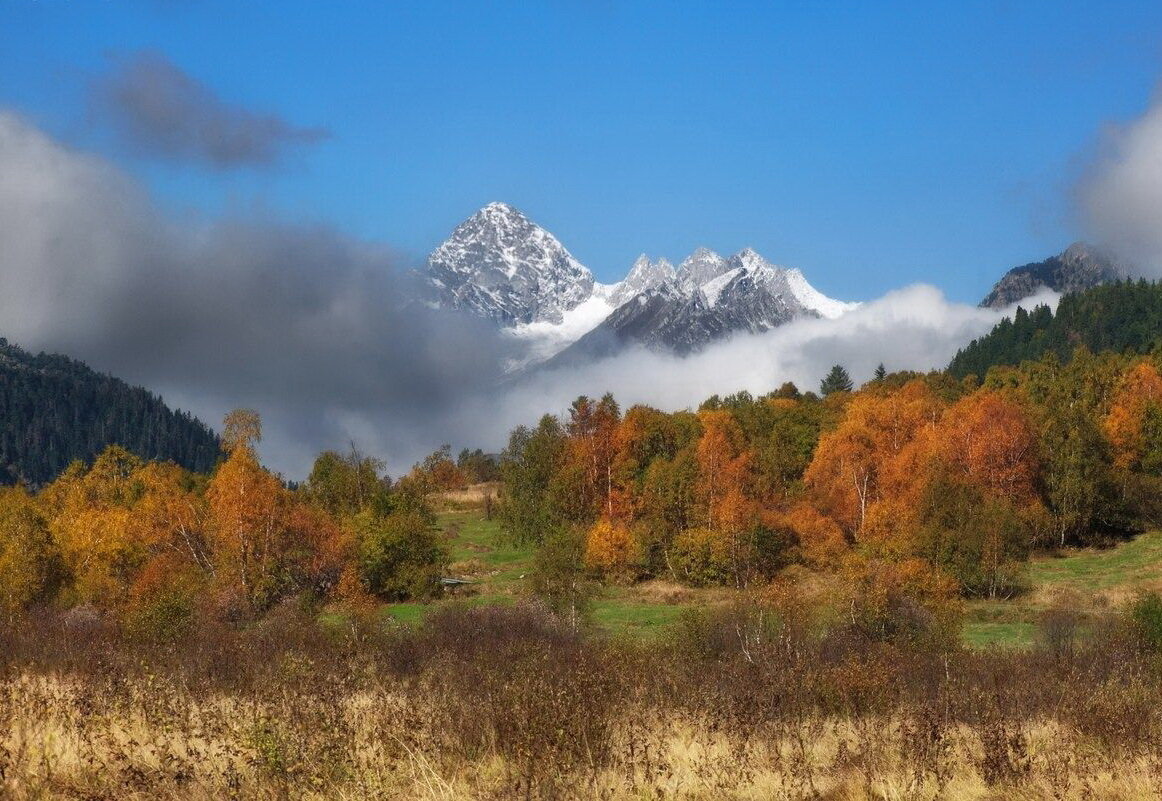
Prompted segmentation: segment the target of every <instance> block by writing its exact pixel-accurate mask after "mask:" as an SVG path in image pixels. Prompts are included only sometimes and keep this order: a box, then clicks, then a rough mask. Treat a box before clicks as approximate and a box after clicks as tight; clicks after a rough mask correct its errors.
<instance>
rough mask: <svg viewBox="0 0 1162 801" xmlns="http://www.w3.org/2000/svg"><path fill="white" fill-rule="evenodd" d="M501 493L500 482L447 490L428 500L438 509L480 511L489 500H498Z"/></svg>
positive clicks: (435, 494)
mask: <svg viewBox="0 0 1162 801" xmlns="http://www.w3.org/2000/svg"><path fill="white" fill-rule="evenodd" d="M499 493H500V482H499V481H488V482H485V483H483V484H473V485H472V486H469V487H465V488H464V489H458V490H445V491H443V492H437V493H434V494H432V495H431V496H429V498H428V500H429V501H430V502H431V503H432V504H433V506H435V507H436V508H437V509H479V508H482V507H483V506H484V505H485V503H486V502H487V500H488V499H489V498H491V499H492V500H493V501H495V500H496V498H497V496H498V494H499Z"/></svg>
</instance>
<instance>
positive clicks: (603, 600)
mask: <svg viewBox="0 0 1162 801" xmlns="http://www.w3.org/2000/svg"><path fill="white" fill-rule="evenodd" d="M688 608H689V607H688V606H686V605H681V604H651V603H644V602H642V601H637V600H633V599H628V598H624V597H620V596H619V594H613V595H610V596H606V597H599V598H596V599H595V600H594V602H593V610H592V616H591V620H592V621H593V623H594V624H595V625H597V626H598V627H599V628H601V629H604V630H605V631H607V632H609V633H611V634H621V633H631V632H632V633H635V634H646V635H657V634H661V633H663V632H665V631H666V630H668V629H669V628H670V627H672V626H673V625H674V623H676V622H677V621H678V618H679V617H681V615H682V613H683V612H685V611H686V610H687V609H688Z"/></svg>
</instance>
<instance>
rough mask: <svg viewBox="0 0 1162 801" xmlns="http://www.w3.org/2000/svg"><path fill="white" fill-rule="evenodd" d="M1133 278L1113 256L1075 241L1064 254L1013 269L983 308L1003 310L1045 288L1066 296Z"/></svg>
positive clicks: (996, 285)
mask: <svg viewBox="0 0 1162 801" xmlns="http://www.w3.org/2000/svg"><path fill="white" fill-rule="evenodd" d="M1129 276H1130V270H1129V268H1128V267H1126V266H1125V265H1123V264H1121V263H1119V262H1117V261H1115V260H1114V259H1113V258H1112V257H1110V256H1109V255H1107V254H1105V253H1102V252H1101V251H1099V250H1097V249H1096V248H1094V247H1092V246H1091V245H1087V244H1086V243H1085V242H1074V243H1073V244H1072V245H1070V246H1069V247H1068V248H1067V249H1066V250H1065V252H1064V253H1059V254H1058V255H1056V256H1051V257H1049V258H1048V259H1045V261H1038V262H1033V263H1031V264H1024V265H1022V266H1020V267H1014V268H1013V269H1011V270H1009V271H1008V272H1007V273H1005V274H1004V275H1003V276H1001V280H999V281H997V283H996V284H995V285H994V286H993V288H992V291H991V292H989V293H988V295H986V296H985V299H984V300H982V301H981V302H980V305H981V306H983V307H987V308H990V309H1003V308H1005V307H1006V306H1011V305H1012V304H1014V303H1016V302H1017V301H1019V300H1022V299H1023V298H1027V297H1029V296H1030V295H1033V294H1035V293H1036V292H1037V291H1039V290H1041V289H1046V288H1048V289H1052V290H1053V291H1054V292H1060V293H1061V294H1063V295H1064V294H1068V293H1071V292H1080V291H1082V290H1085V289H1091V288H1092V287H1095V286H1097V285H1098V284H1106V283H1109V282H1110V281H1119V280H1122V279H1124V278H1129Z"/></svg>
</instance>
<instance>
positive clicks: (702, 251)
mask: <svg viewBox="0 0 1162 801" xmlns="http://www.w3.org/2000/svg"><path fill="white" fill-rule="evenodd" d="M729 269H730V265H729V264H727V263H726V259H724V258H722V257H721V256H719V255H718V254H717V253H715V252H714V251H713V250H710V249H708V248H698V249H697V250H695V251H694V252H693V253H691V254H690V255H689V256H687V257H686V258H685V260H683V261H682V263H681V264H679V265H678V281H679V283H680V284H681V285H682V287H684V288H685V289H687V290H691V291H692V290H694V289H697V288H698V287H700V286H702V285H703V284H705V283H706V282H707V281H710V280H712V279H714V278H717V277H718V276H720V275H722V274H723V273H724V272H726V271H727V270H729Z"/></svg>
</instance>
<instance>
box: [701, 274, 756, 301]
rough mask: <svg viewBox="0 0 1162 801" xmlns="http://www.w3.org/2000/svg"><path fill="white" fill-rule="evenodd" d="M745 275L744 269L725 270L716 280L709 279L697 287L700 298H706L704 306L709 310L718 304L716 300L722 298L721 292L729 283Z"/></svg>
mask: <svg viewBox="0 0 1162 801" xmlns="http://www.w3.org/2000/svg"><path fill="white" fill-rule="evenodd" d="M745 274H746V268H745V267H735V268H734V269H733V270H727V271H726V272H724V273H723V274H722V275H720V276H718V277H717V278H711V279H710V280H709V281H707V282H706V283H705V284H703V285H702V286H700V287H699V289H700V290H701V292H702V296H703V297H705V298H706V304H707V306H709V307H710V308H711V309H713V308H714V306H715V304H717V303H718V299H719V298H720V297H721V296H722V293H723V291H724V290H725V289H726V287H727V286H729V285H730V282H731V281H733V280H734V279H736V278H738V277H739V276H740V275H745Z"/></svg>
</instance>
